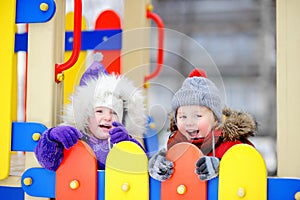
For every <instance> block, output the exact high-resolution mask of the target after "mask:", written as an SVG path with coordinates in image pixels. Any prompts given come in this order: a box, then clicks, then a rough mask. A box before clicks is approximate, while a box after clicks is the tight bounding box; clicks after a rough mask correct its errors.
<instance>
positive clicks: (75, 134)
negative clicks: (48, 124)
mask: <svg viewBox="0 0 300 200" xmlns="http://www.w3.org/2000/svg"><path fill="white" fill-rule="evenodd" d="M81 137H82V133H81V132H80V131H78V130H77V129H76V128H74V127H72V126H57V127H54V128H52V129H50V130H49V139H50V140H52V141H55V142H59V143H61V144H62V145H63V146H64V147H65V148H66V149H69V148H71V147H72V146H73V145H74V144H76V143H77V141H78V140H79V139H80V138H81Z"/></svg>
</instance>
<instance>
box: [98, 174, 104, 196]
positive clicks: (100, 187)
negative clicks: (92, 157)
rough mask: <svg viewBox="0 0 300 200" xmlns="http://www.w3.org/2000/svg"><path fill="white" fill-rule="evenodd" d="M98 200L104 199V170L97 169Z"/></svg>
mask: <svg viewBox="0 0 300 200" xmlns="http://www.w3.org/2000/svg"><path fill="white" fill-rule="evenodd" d="M98 200H105V171H104V170H98Z"/></svg>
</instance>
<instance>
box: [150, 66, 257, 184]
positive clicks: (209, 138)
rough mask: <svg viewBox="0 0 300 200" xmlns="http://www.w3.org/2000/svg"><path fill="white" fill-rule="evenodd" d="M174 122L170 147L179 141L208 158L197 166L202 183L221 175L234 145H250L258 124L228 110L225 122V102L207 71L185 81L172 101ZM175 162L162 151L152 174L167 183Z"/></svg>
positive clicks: (153, 159)
mask: <svg viewBox="0 0 300 200" xmlns="http://www.w3.org/2000/svg"><path fill="white" fill-rule="evenodd" d="M172 109H173V112H174V119H171V125H170V130H171V135H170V136H169V140H168V144H167V147H168V149H169V148H171V147H172V146H173V145H175V144H177V143H180V142H190V143H192V144H194V145H196V146H197V147H198V148H199V149H200V150H201V151H202V153H203V154H204V155H205V156H203V157H201V158H199V160H198V162H197V163H195V164H196V168H195V171H196V174H198V175H199V178H200V179H201V180H209V179H212V178H214V177H215V176H217V175H218V168H219V160H220V159H221V158H222V156H223V155H224V153H225V152H226V151H227V150H228V149H229V148H230V147H232V146H233V145H236V144H241V143H247V144H250V145H253V144H252V143H251V142H250V141H249V140H248V139H247V138H248V137H249V136H251V135H253V134H254V131H255V130H256V122H255V121H254V120H253V118H252V117H251V116H250V115H249V114H247V113H241V112H236V111H231V110H229V109H227V110H225V113H224V115H226V120H224V121H223V120H222V118H223V117H222V115H223V114H222V102H221V98H220V93H219V90H218V88H217V87H216V85H215V84H214V83H213V82H212V81H211V80H209V79H208V78H207V77H206V74H205V72H204V71H201V70H199V69H196V70H194V71H192V72H191V73H190V76H189V77H188V78H187V79H186V80H185V81H184V82H183V84H182V87H181V88H180V89H179V90H178V91H177V92H176V93H175V95H174V97H173V99H172ZM173 167H174V165H173V163H172V162H171V161H169V160H168V159H167V158H166V150H165V149H162V150H160V151H159V152H157V153H156V154H155V155H154V156H152V157H151V158H150V159H149V174H150V176H151V177H152V178H154V179H157V180H159V181H165V180H167V179H169V178H170V177H171V175H172V174H173Z"/></svg>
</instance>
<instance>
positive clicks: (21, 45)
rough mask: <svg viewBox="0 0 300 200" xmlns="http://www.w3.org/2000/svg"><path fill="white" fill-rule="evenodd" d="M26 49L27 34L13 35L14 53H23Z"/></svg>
mask: <svg viewBox="0 0 300 200" xmlns="http://www.w3.org/2000/svg"><path fill="white" fill-rule="evenodd" d="M27 48H28V33H20V34H19V33H18V34H16V35H15V52H18V51H25V52H27Z"/></svg>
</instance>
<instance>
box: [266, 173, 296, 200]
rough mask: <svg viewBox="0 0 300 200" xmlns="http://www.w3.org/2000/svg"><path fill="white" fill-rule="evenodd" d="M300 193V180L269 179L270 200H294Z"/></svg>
mask: <svg viewBox="0 0 300 200" xmlns="http://www.w3.org/2000/svg"><path fill="white" fill-rule="evenodd" d="M297 192H300V179H298V178H275V177H274V178H271V177H269V178H268V200H282V199H284V200H289V199H290V200H294V199H295V194H296V193H297Z"/></svg>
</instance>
